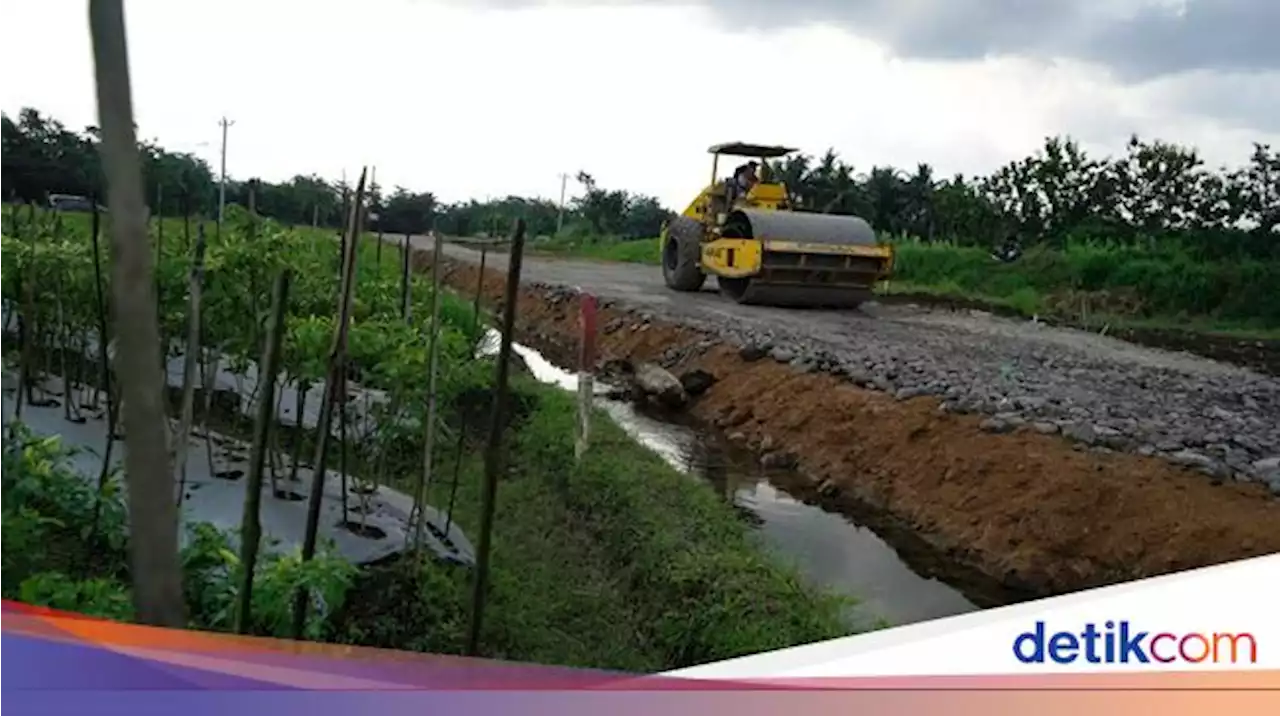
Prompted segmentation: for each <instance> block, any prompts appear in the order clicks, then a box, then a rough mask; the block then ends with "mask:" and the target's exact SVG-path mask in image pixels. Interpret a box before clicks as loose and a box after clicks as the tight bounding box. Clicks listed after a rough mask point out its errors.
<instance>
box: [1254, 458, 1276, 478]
mask: <svg viewBox="0 0 1280 716" xmlns="http://www.w3.org/2000/svg"><path fill="white" fill-rule="evenodd" d="M1253 469H1254V470H1256V471H1257V472H1258V474H1260V475H1261V474H1266V473H1269V472H1274V471H1276V470H1280V456H1277V457H1269V458H1265V459H1263V460H1258V461H1255V462H1254V463H1253Z"/></svg>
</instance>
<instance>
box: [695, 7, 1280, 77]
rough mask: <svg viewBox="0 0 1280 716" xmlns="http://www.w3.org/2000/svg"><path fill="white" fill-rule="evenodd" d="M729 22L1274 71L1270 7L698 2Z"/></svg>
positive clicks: (1137, 67)
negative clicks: (827, 27)
mask: <svg viewBox="0 0 1280 716" xmlns="http://www.w3.org/2000/svg"><path fill="white" fill-rule="evenodd" d="M704 2H705V4H706V5H707V6H708V7H710V8H711V9H713V10H714V11H715V12H717V13H718V14H719V15H720V16H721V18H722V20H723V21H724V22H725V23H726V24H727V25H730V26H732V25H734V24H736V23H741V24H746V25H750V26H753V27H763V26H767V25H769V24H771V23H772V24H774V25H776V26H779V27H781V26H788V25H796V24H802V23H808V22H824V23H831V24H835V25H839V26H841V27H844V28H845V29H847V30H849V31H850V32H854V33H857V34H861V35H865V36H869V37H872V38H874V39H877V40H880V41H882V42H885V43H887V44H888V45H889V46H891V47H892V48H893V49H894V50H895V51H896V52H897V53H898V54H900V55H902V56H905V57H917V58H922V59H962V58H964V59H967V58H980V57H983V56H988V55H1023V56H1029V57H1053V56H1065V57H1072V58H1076V59H1081V60H1087V61H1091V62H1097V63H1100V64H1102V65H1105V66H1107V67H1109V68H1111V69H1113V70H1114V71H1116V72H1117V73H1118V74H1119V75H1120V76H1122V77H1124V78H1126V79H1129V80H1134V81H1138V80H1145V79H1150V78H1153V77H1158V76H1162V75H1167V74H1172V73H1179V72H1184V71H1190V70H1230V71H1265V70H1272V69H1280V42H1276V39H1275V34H1276V32H1277V29H1280V2H1277V1H1276V0H1183V1H1182V2H1172V1H1170V0H1163V1H1159V2H1157V1H1155V0H1109V2H1108V1H1107V0H1103V2H1095V3H1092V4H1091V3H1088V2H1082V1H1081V0H704Z"/></svg>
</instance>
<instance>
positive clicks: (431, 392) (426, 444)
mask: <svg viewBox="0 0 1280 716" xmlns="http://www.w3.org/2000/svg"><path fill="white" fill-rule="evenodd" d="M431 240H432V242H433V244H432V258H431V347H430V348H429V349H428V350H429V357H428V359H427V361H428V363H427V366H428V367H427V376H428V377H427V381H428V386H427V423H426V425H424V426H423V432H424V435H423V441H422V443H423V446H422V474H421V475H420V476H419V478H418V486H417V487H418V489H417V490H416V491H415V492H414V496H413V509H414V511H415V513H416V519H415V520H413V522H412V524H413V546H414V548H415V549H416V548H417V547H418V545H420V544H421V543H422V526H423V523H424V522H425V521H426V502H427V491H428V490H429V489H430V487H431V477H432V475H431V471H432V468H433V466H434V461H433V458H434V450H435V443H436V382H437V378H438V376H439V363H440V303H441V301H440V264H441V257H442V256H443V255H444V254H443V247H444V242H443V241H441V240H440V236H439V235H438V234H436V232H435V231H434V230H433V231H432V232H431Z"/></svg>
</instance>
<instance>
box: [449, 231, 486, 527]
mask: <svg viewBox="0 0 1280 716" xmlns="http://www.w3.org/2000/svg"><path fill="white" fill-rule="evenodd" d="M484 258H485V247H483V246H482V247H480V273H479V278H477V279H476V296H475V302H474V303H473V304H472V308H471V335H472V336H475V335H477V334H478V333H479V328H480V297H481V295H482V294H483V293H484ZM477 348H478V346H475V345H473V346H472V351H475V350H476V349H477ZM466 439H467V416H466V413H465V412H464V413H463V415H462V426H461V428H460V429H459V430H458V446H457V452H455V453H454V457H453V484H451V485H450V486H449V507H448V509H447V510H445V515H444V533H445V535H446V536H448V534H449V530H450V529H452V528H453V507H454V505H455V504H456V503H457V499H458V480H459V479H460V474H461V472H462V453H463V450H464V448H465V447H466Z"/></svg>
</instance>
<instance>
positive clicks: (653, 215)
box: [3, 108, 671, 238]
mask: <svg viewBox="0 0 1280 716" xmlns="http://www.w3.org/2000/svg"><path fill="white" fill-rule="evenodd" d="M100 142H101V136H100V132H99V130H98V128H97V127H86V128H85V129H84V130H83V131H80V132H75V131H72V130H70V129H68V128H67V127H66V126H65V125H64V124H62V123H61V122H60V121H58V120H57V119H54V118H52V117H49V116H46V115H44V114H41V113H40V112H39V111H38V110H36V109H33V108H24V109H22V110H21V111H20V112H19V113H18V117H17V119H16V121H15V120H14V119H13V118H10V117H9V116H8V115H4V117H3V182H4V187H5V193H6V196H5V199H6V200H8V201H24V202H44V201H46V200H47V198H48V197H49V195H51V194H71V195H77V196H85V197H93V196H97V197H101V196H103V195H104V189H103V186H104V184H103V178H102V170H101V163H100V159H99V156H98V147H99V144H100ZM138 146H139V150H140V152H141V155H142V162H143V175H144V181H145V184H146V194H147V197H148V202H149V205H150V208H151V210H152V212H157V213H160V214H162V215H165V216H181V215H186V214H204V215H207V216H211V215H213V214H215V213H216V211H217V206H218V199H219V196H218V180H219V177H217V176H216V175H215V173H214V171H213V169H212V168H211V167H210V166H209V164H208V162H206V161H205V160H203V159H201V158H200V157H197V156H195V155H194V154H191V153H189V152H175V151H169V150H167V149H165V148H164V147H162V146H160V145H159V144H158V143H156V142H153V141H140V142H139V145H138ZM577 181H578V183H579V184H580V185H581V196H579V197H577V198H575V199H573V200H572V201H570V202H569V203H568V205H567V206H565V207H564V211H563V214H562V212H561V207H560V206H559V205H558V204H557V203H555V202H552V201H548V200H545V199H536V198H525V197H518V196H508V197H505V198H502V199H497V200H491V201H484V202H480V201H474V200H472V201H463V202H457V203H452V204H450V203H444V202H441V201H439V200H438V199H437V198H436V196H435V195H434V194H433V193H431V192H415V191H410V190H408V189H406V188H404V187H393V188H392V189H391V191H390V192H386V191H385V190H384V188H383V187H379V186H378V185H377V184H373V185H372V186H371V188H370V192H369V194H370V206H371V211H372V212H373V213H374V214H376V215H377V220H376V221H375V222H373V227H374V228H376V229H381V230H383V231H386V232H388V233H421V232H424V231H426V230H428V229H430V228H432V227H433V226H434V227H435V228H436V229H437V230H439V231H441V232H443V233H445V234H449V235H456V236H471V235H476V234H493V233H501V232H505V231H506V229H507V227H510V226H511V224H512V223H513V222H514V221H515V219H516V218H518V217H520V218H524V220H525V222H526V225H527V227H528V231H529V233H530V234H532V235H534V236H549V235H552V234H556V233H558V232H561V231H568V232H574V233H578V234H583V235H594V236H613V237H618V238H645V237H650V236H655V235H657V233H658V232H659V231H660V230H661V228H662V224H663V222H664V221H666V220H667V219H669V218H670V216H671V214H670V212H668V211H667V210H665V209H664V208H663V207H662V206H661V205H660V204H659V202H658V200H657V199H656V198H654V197H651V196H642V195H639V194H632V193H630V192H627V191H620V190H606V189H603V188H601V187H599V186H597V184H596V182H595V180H594V179H593V178H592V177H591V175H590V174H587V173H586V172H579V174H578V176H577ZM349 193H350V187H348V186H346V185H345V184H344V183H343V182H341V181H339V182H329V181H326V180H324V179H322V178H320V177H318V176H315V175H311V176H302V175H298V176H295V177H293V178H292V179H289V180H288V181H284V182H279V183H272V182H268V181H264V180H262V179H259V178H251V179H247V180H232V179H231V178H228V180H227V187H226V202H227V203H228V204H238V205H240V206H244V207H246V208H247V207H248V206H249V204H250V202H252V204H253V208H254V210H255V211H257V212H258V213H259V214H262V215H264V216H269V217H271V218H273V219H276V220H277V221H280V222H283V223H286V224H293V225H315V226H329V227H338V226H340V224H341V221H342V217H343V202H344V198H345V197H346V196H347V195H348V194H349Z"/></svg>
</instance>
